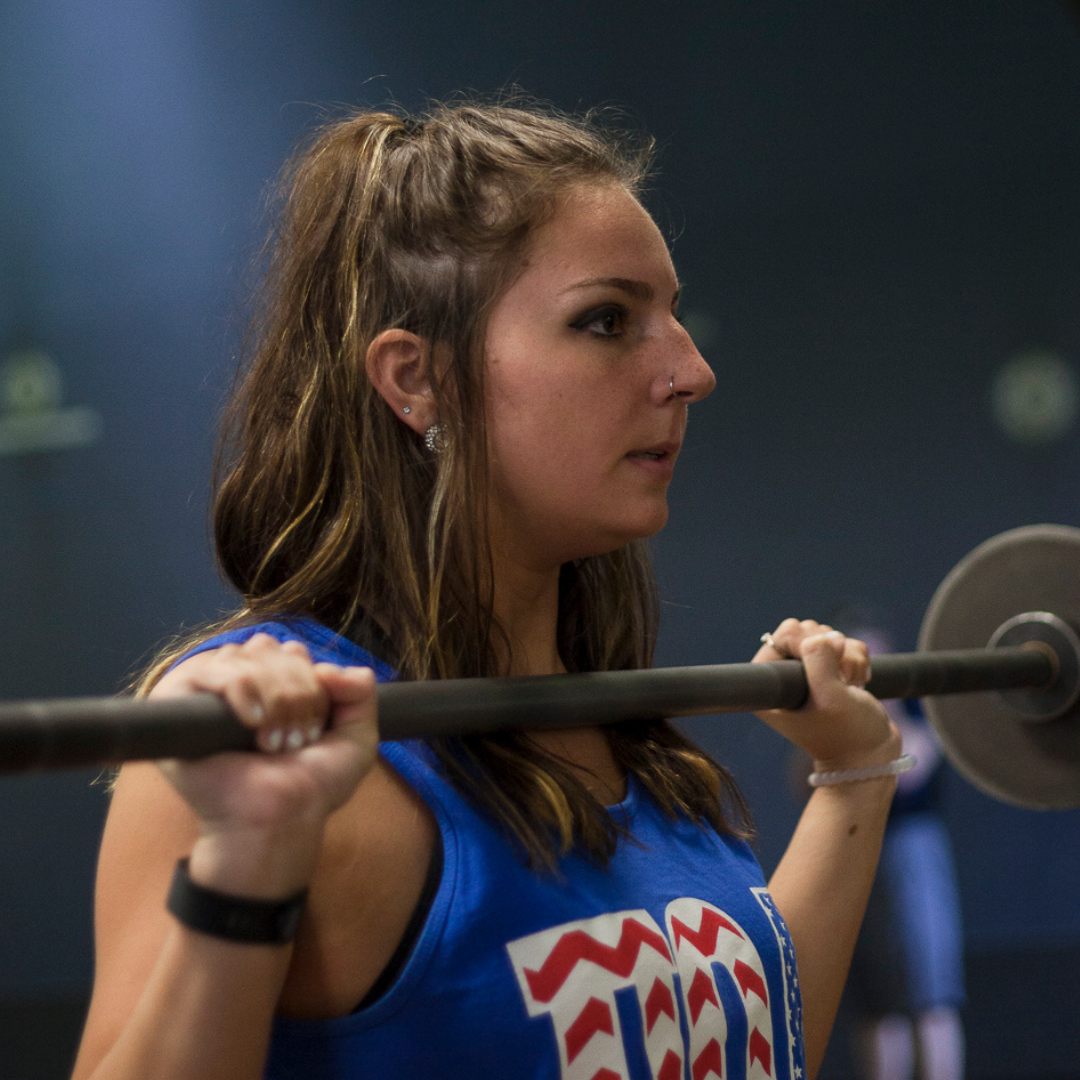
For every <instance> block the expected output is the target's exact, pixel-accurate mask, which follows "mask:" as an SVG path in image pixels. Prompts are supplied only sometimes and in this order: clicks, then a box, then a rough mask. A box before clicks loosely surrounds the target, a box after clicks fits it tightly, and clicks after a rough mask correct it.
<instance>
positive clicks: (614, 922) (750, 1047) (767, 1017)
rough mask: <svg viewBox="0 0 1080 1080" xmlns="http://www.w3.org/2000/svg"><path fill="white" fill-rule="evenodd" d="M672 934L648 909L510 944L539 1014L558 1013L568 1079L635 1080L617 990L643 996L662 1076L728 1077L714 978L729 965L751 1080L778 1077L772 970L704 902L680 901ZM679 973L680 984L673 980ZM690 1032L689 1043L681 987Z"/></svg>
mask: <svg viewBox="0 0 1080 1080" xmlns="http://www.w3.org/2000/svg"><path fill="white" fill-rule="evenodd" d="M665 921H666V923H667V928H666V929H667V934H666V935H665V933H664V930H662V929H661V928H660V927H659V926H658V925H657V924H656V921H655V920H654V919H653V918H652V916H651V915H650V914H649V913H648V912H647V911H643V910H642V911H620V912H613V913H611V914H607V915H600V916H597V917H596V918H593V919H581V920H578V921H576V922H570V923H565V924H563V925H561V926H555V927H552V928H551V929H549V930H542V931H540V932H539V933H537V934H532V935H530V936H529V937H524V938H519V939H518V940H517V941H513V942H511V943H510V944H509V945H508V946H507V951H508V952H509V954H510V960H511V963H512V964H513V966H514V973H515V975H516V976H517V980H518V985H519V987H520V988H521V993H522V996H523V997H524V999H525V1005H526V1008H527V1009H528V1012H529V1015H530V1016H544V1015H547V1016H550V1017H551V1020H552V1024H553V1026H554V1032H555V1037H556V1039H557V1040H558V1045H559V1058H560V1062H561V1065H562V1072H561V1076H562V1080H629V1067H628V1065H627V1059H626V1050H625V1044H624V1039H623V1031H622V1025H621V1021H620V1018H619V1014H618V1010H617V1008H616V1004H615V992H616V991H617V990H621V989H623V988H625V987H633V988H634V989H635V990H636V991H637V1000H638V1006H639V1008H640V1011H641V1018H642V1024H643V1027H644V1032H643V1034H644V1041H645V1052H646V1056H647V1057H648V1061H649V1066H650V1068H651V1070H652V1076H653V1080H682V1078H683V1076H684V1062H685V1061H687V1058H688V1055H689V1059H688V1060H689V1070H688V1072H689V1075H690V1076H691V1077H692V1078H693V1080H708V1078H709V1077H712V1076H715V1077H717V1078H723V1077H725V1076H726V1075H727V1073H728V1070H727V1068H726V1061H725V1049H724V1046H725V1039H726V1036H727V1028H728V1024H727V1019H726V1017H725V1015H724V1009H723V1005H722V997H721V994H720V992H719V990H718V987H717V985H716V979H715V977H714V975H713V964H720V965H723V966H724V967H725V968H727V970H728V971H729V972H730V973H731V976H732V979H733V980H734V983H735V985H736V986H737V987H738V988H739V992H740V994H741V997H742V1002H743V1006H744V1008H745V1011H746V1020H747V1031H748V1033H749V1038H748V1040H747V1049H746V1055H747V1060H746V1077H747V1080H773V1076H774V1073H773V1032H772V1019H771V1014H770V1008H769V1006H770V1003H769V991H768V985H767V982H766V978H765V970H764V966H763V965H762V962H761V958H760V957H759V956H758V953H757V950H756V949H755V947H754V945H753V943H752V942H751V940H750V938H749V935H747V934H746V933H745V932H744V931H743V929H742V927H740V926H739V925H738V924H737V923H736V922H734V920H732V919H731V918H730V917H729V916H728V915H726V914H725V913H724V912H722V911H720V910H719V909H718V908H715V907H713V906H712V905H711V904H708V903H706V902H705V901H703V900H694V899H690V898H684V899H679V900H674V901H672V902H671V903H670V904H669V905H668V907H667V911H666V914H665ZM676 970H677V971H678V975H679V978H678V980H676V979H675V978H674V974H675V972H676ZM677 987H678V988H679V989H681V991H682V998H683V1001H682V1011H683V1012H684V1013H685V1016H686V1021H687V1026H688V1029H689V1032H690V1042H689V1046H686V1045H684V1043H683V1036H682V1030H681V1026H680V1023H679V1011H680V1010H679V1005H678V1003H677V1001H676V992H677V990H676V988H677Z"/></svg>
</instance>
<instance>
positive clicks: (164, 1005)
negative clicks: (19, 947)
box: [74, 924, 292, 1080]
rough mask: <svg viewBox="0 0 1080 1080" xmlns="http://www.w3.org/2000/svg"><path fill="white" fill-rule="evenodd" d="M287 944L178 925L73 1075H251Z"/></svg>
mask: <svg viewBox="0 0 1080 1080" xmlns="http://www.w3.org/2000/svg"><path fill="white" fill-rule="evenodd" d="M291 954H292V947H291V946H288V945H285V946H283V945H245V944H237V943H234V942H229V941H224V940H221V939H219V938H214V937H210V936H209V935H206V934H201V933H199V932H198V931H194V930H189V929H187V928H186V927H182V926H180V925H179V924H177V925H176V927H175V928H174V929H173V930H172V931H171V932H170V934H169V936H168V938H167V939H166V941H165V944H164V948H163V949H162V952H161V955H160V957H159V960H158V963H157V965H156V967H155V969H154V972H153V974H152V976H151V979H150V981H149V983H148V984H147V985H146V987H145V989H144V991H143V993H142V995H141V997H140V998H139V1001H138V1004H137V1005H136V1007H135V1009H134V1011H133V1013H132V1015H131V1017H130V1019H129V1020H128V1021H127V1023H126V1024H125V1026H124V1029H123V1032H122V1033H121V1035H120V1036H119V1038H117V1039H116V1041H115V1042H114V1043H113V1045H112V1047H111V1048H110V1049H109V1051H108V1053H107V1054H105V1056H104V1057H103V1058H101V1060H100V1061H99V1062H98V1063H97V1066H96V1068H93V1069H92V1071H88V1069H89V1068H90V1059H91V1058H92V1057H93V1056H94V1047H93V1046H88V1045H84V1047H83V1053H82V1054H80V1060H79V1063H78V1065H77V1066H76V1069H75V1074H74V1080H82V1078H86V1080H146V1078H147V1077H154V1080H196V1078H197V1080H258V1078H259V1077H261V1076H262V1075H263V1069H264V1066H265V1062H266V1054H267V1049H268V1046H269V1039H270V1027H271V1023H272V1020H273V1015H274V1009H275V1007H276V1004H277V1000H278V997H279V996H280V993H281V987H282V984H283V982H284V979H285V975H286V972H287V970H288V965H289V959H290V957H291Z"/></svg>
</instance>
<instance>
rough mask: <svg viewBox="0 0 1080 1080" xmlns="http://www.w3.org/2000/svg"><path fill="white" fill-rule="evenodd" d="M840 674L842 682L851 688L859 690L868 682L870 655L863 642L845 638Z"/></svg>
mask: <svg viewBox="0 0 1080 1080" xmlns="http://www.w3.org/2000/svg"><path fill="white" fill-rule="evenodd" d="M840 673H841V675H842V676H843V679H844V682H846V683H849V684H850V685H851V686H858V687H860V688H861V687H864V686H865V685H866V684H867V683H868V682H869V681H870V653H869V650H868V649H867V647H866V645H865V643H864V642H862V641H859V640H857V639H856V638H847V639H846V640H845V641H844V651H843V655H842V656H841V658H840Z"/></svg>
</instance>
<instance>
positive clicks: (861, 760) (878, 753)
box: [813, 724, 904, 773]
mask: <svg viewBox="0 0 1080 1080" xmlns="http://www.w3.org/2000/svg"><path fill="white" fill-rule="evenodd" d="M889 727H890V732H889V735H888V737H887V738H886V739H884V740H883V741H882V742H881V743H879V744H878V745H877V746H875V747H872V748H868V749H863V750H856V751H852V752H849V753H846V754H837V755H835V756H833V757H828V758H814V759H813V762H814V767H813V771H814V772H816V773H823V772H846V771H848V770H850V769H870V768H875V767H877V766H880V765H887V764H888V763H889V762H891V761H895V760H897V759H898V758H899V757H900V756H901V755H902V754H903V752H904V742H903V739H902V738H901V736H900V732H899V731H898V730H897V728H896V727H895V726H894V725H893V724H890V725H889Z"/></svg>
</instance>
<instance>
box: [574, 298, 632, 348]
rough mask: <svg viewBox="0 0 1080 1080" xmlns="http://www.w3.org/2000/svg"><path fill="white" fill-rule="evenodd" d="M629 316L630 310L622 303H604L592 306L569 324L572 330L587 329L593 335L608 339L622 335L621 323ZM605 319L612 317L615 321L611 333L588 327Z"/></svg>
mask: <svg viewBox="0 0 1080 1080" xmlns="http://www.w3.org/2000/svg"><path fill="white" fill-rule="evenodd" d="M629 317H630V312H629V311H628V310H627V309H626V308H625V307H623V306H622V304H604V305H603V307H598V308H593V309H592V310H591V311H589V312H587V313H586V314H584V315H582V316H581V318H580V319H575V320H574V322H572V323H571V324H570V326H571V327H572V328H573V329H574V330H582V331H587V332H588V333H591V334H592V335H593V336H595V337H598V338H605V339H609V340H610V339H614V338H619V337H622V335H623V324H624V323H625V322H626V320H627V319H628V318H629ZM606 319H613V320H614V322H615V328H614V329H613V330H612V331H611V333H606V332H601V331H598V330H593V329H590V327H593V326H595V325H596V324H597V323H599V322H602V321H604V320H606Z"/></svg>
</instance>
